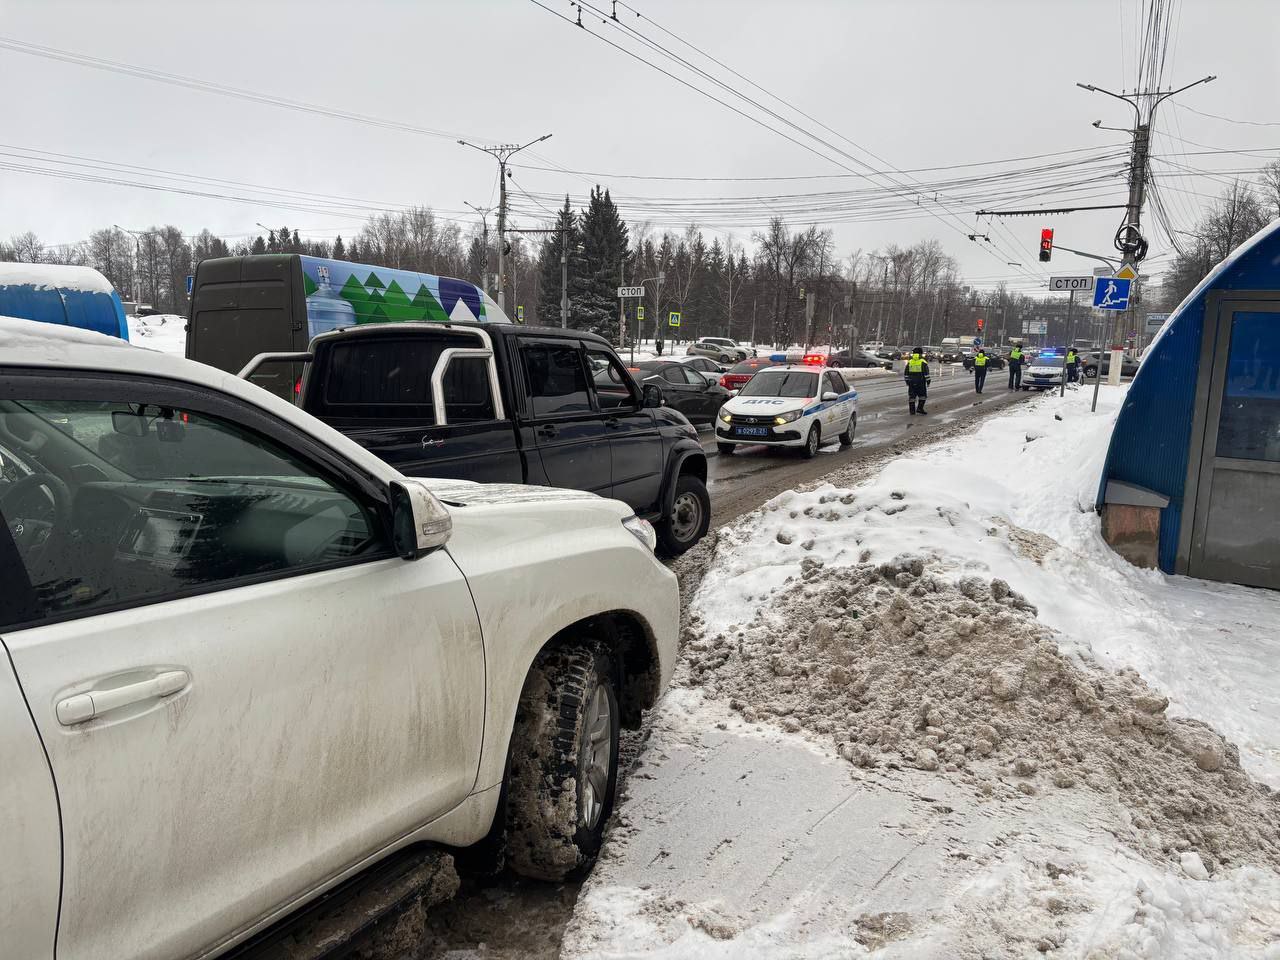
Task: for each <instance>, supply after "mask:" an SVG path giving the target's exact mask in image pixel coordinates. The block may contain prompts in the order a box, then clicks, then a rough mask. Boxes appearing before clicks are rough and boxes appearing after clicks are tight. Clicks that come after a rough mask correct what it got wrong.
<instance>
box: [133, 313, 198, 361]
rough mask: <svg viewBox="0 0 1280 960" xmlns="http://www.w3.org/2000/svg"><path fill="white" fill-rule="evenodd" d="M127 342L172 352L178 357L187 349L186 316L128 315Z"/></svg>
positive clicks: (163, 351) (162, 351)
mask: <svg viewBox="0 0 1280 960" xmlns="http://www.w3.org/2000/svg"><path fill="white" fill-rule="evenodd" d="M127 319H128V321H129V342H130V343H132V344H133V345H134V346H138V347H147V348H148V349H150V350H159V351H160V352H161V353H172V354H175V355H177V356H179V357H181V356H183V355H184V354H185V353H186V350H187V318H186V317H180V316H177V315H176V314H154V315H152V316H148V317H135V316H129V317H128V318H127Z"/></svg>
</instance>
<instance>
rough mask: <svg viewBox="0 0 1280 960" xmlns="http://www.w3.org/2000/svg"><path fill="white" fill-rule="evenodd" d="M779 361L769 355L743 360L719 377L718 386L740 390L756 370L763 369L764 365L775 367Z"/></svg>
mask: <svg viewBox="0 0 1280 960" xmlns="http://www.w3.org/2000/svg"><path fill="white" fill-rule="evenodd" d="M780 362H781V361H778V360H774V359H772V358H770V357H752V358H751V359H750V360H743V361H742V362H741V363H739V364H736V365H734V366H732V367H730V368H729V371H728V372H727V373H726V374H725V375H724V376H723V377H721V378H720V386H722V387H724V388H725V389H726V390H740V389H741V388H742V385H743V384H744V383H746V382H747V381H748V380H750V379H751V378H752V377H754V376H755V375H756V371H758V370H764V369H765V368H766V367H776V366H777V365H778V364H779V363H780Z"/></svg>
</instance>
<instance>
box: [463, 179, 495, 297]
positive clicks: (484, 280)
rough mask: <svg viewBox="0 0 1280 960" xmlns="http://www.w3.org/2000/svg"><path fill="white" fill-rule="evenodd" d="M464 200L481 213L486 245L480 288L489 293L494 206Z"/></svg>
mask: <svg viewBox="0 0 1280 960" xmlns="http://www.w3.org/2000/svg"><path fill="white" fill-rule="evenodd" d="M462 202H463V203H465V204H466V205H467V206H468V207H470V208H471V209H472V210H474V211H475V212H476V213H478V214H480V231H481V232H480V243H481V244H483V246H484V266H483V267H482V268H481V270H480V288H481V289H482V290H483V291H484V292H485V293H486V294H487V293H488V292H489V214H490V213H492V212H493V207H477V206H476V205H475V204H474V203H471V202H470V201H468V200H463V201H462ZM499 306H501V304H499Z"/></svg>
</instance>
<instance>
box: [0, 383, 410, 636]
mask: <svg viewBox="0 0 1280 960" xmlns="http://www.w3.org/2000/svg"><path fill="white" fill-rule="evenodd" d="M0 440H2V441H3V442H5V443H6V444H11V445H13V446H15V447H17V448H19V449H20V450H22V451H23V456H24V459H25V461H26V462H27V463H28V464H29V466H30V469H31V470H32V472H33V473H35V474H43V475H44V476H45V477H46V478H47V480H46V484H45V485H44V486H37V485H35V484H32V485H31V487H30V489H28V490H27V491H25V492H22V491H12V490H11V491H10V493H11V495H10V496H7V497H6V498H5V505H4V517H3V518H2V519H3V522H4V523H5V524H6V525H8V527H9V528H10V530H12V531H17V532H16V535H15V537H14V539H15V542H16V546H17V549H18V553H19V556H20V558H21V562H22V564H23V565H24V567H25V569H26V574H27V578H28V580H29V581H30V583H31V586H32V589H33V592H34V594H35V597H36V603H37V614H36V615H37V617H38V618H53V617H62V616H67V615H75V616H80V615H85V614H89V613H93V612H96V611H98V610H101V609H103V608H113V607H118V606H121V605H129V604H137V603H155V602H158V601H161V600H165V599H170V598H172V597H175V596H179V595H183V594H186V593H190V592H192V591H193V590H201V589H208V588H209V587H217V586H224V585H225V586H234V585H236V584H240V583H244V582H246V581H247V580H249V579H260V578H262V577H264V576H265V577H272V576H281V575H286V574H289V573H292V572H303V571H306V570H310V569H316V568H320V567H324V566H329V565H333V564H334V563H339V562H349V561H352V560H353V559H355V558H361V559H364V558H375V557H381V556H386V555H388V549H387V543H386V538H385V535H384V533H383V532H382V527H381V525H380V524H379V523H378V521H377V517H376V515H375V514H374V513H373V512H372V511H371V509H370V508H369V507H367V506H366V505H365V504H364V503H362V501H361V500H360V499H359V498H358V497H357V496H356V495H353V494H352V493H350V492H348V491H346V490H344V489H342V488H340V487H339V486H338V485H337V484H335V483H334V482H333V481H332V480H331V479H330V478H328V477H327V476H325V475H324V474H323V473H322V472H321V471H319V470H317V469H315V468H314V467H312V466H311V465H309V464H308V463H306V462H305V461H304V460H302V459H301V458H300V457H298V456H296V455H294V454H293V453H291V452H290V451H289V450H287V449H285V448H284V447H282V446H280V445H279V444H277V443H276V442H274V441H272V440H270V439H268V438H266V437H263V436H261V435H259V434H257V433H255V432H253V431H251V430H249V429H247V428H245V427H243V426H240V425H238V424H236V423H232V422H230V421H228V420H225V419H223V418H221V417H218V416H212V415H208V414H205V413H203V412H201V411H200V410H199V409H198V408H190V409H188V408H181V409H179V408H177V407H168V406H156V405H154V404H149V403H129V402H120V401H115V400H110V401H108V400H103V401H84V400H74V401H72V400H39V401H33V400H4V401H0ZM3 626H4V624H0V627H3Z"/></svg>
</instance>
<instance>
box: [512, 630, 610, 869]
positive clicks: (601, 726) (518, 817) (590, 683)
mask: <svg viewBox="0 0 1280 960" xmlns="http://www.w3.org/2000/svg"><path fill="white" fill-rule="evenodd" d="M616 686H617V672H616V670H615V669H614V664H613V659H612V657H611V656H610V655H609V652H608V651H607V650H606V649H605V648H604V647H602V646H599V645H597V644H584V645H581V646H572V647H561V648H558V649H554V650H551V651H549V652H547V653H544V654H543V655H542V656H540V657H539V658H538V660H537V661H536V662H535V663H534V665H533V668H532V669H531V670H530V671H529V677H528V679H527V680H526V681H525V685H524V691H523V692H522V693H521V695H520V706H519V708H518V709H517V712H516V723H515V730H514V731H513V735H512V738H511V751H512V755H511V773H510V776H509V779H508V783H507V787H508V795H507V863H508V865H509V866H510V867H511V869H512V870H513V871H514V872H515V873H518V874H519V875H520V876H522V877H529V878H532V879H535V880H550V881H553V882H560V881H562V880H565V879H566V878H568V877H570V876H572V875H573V874H575V873H576V872H578V871H580V870H582V869H584V868H585V867H587V866H589V865H590V864H591V861H592V860H594V859H595V856H596V854H597V853H599V851H600V842H601V840H602V839H603V837H604V828H605V824H606V823H607V822H608V820H609V815H610V814H611V813H612V812H613V800H614V791H615V790H616V788H617V783H618V718H619V711H618V696H617V692H616Z"/></svg>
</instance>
